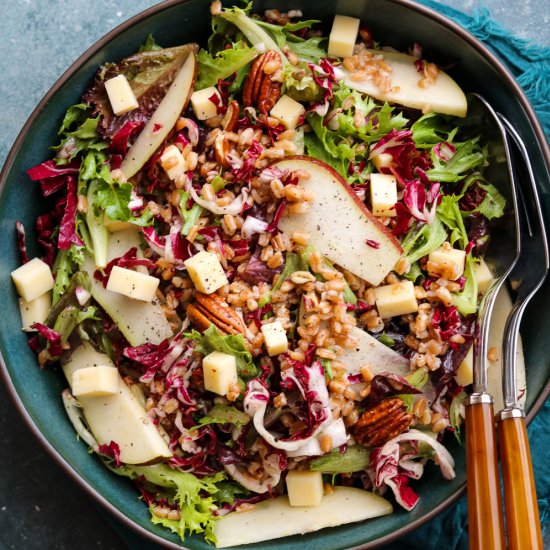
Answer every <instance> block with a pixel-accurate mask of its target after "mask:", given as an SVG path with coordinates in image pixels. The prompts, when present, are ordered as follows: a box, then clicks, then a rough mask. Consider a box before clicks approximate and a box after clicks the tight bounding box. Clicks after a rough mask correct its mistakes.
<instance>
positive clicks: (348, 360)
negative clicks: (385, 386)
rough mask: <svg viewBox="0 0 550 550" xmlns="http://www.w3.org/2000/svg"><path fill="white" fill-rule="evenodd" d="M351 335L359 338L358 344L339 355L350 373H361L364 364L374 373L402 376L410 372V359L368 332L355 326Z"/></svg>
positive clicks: (339, 358)
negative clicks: (389, 373)
mask: <svg viewBox="0 0 550 550" xmlns="http://www.w3.org/2000/svg"><path fill="white" fill-rule="evenodd" d="M350 336H353V337H354V338H357V345H356V346H355V347H354V348H351V349H345V350H344V353H343V354H342V355H339V356H338V360H339V361H342V362H343V363H344V364H345V366H346V371H347V372H348V374H358V373H360V372H361V367H363V366H364V365H366V366H368V367H369V369H370V370H371V372H372V374H374V375H376V374H381V373H383V372H391V373H392V374H398V375H400V376H406V375H407V374H410V372H411V369H410V363H409V360H408V359H407V358H406V357H403V356H402V355H399V353H397V352H396V351H394V350H392V349H391V348H390V347H388V346H386V345H385V344H382V342H380V341H378V340H377V339H376V338H375V337H374V336H371V335H370V334H369V333H368V332H365V331H364V330H361V329H360V328H358V327H353V328H352V330H351V333H350Z"/></svg>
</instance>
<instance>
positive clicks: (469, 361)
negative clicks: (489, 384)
mask: <svg viewBox="0 0 550 550" xmlns="http://www.w3.org/2000/svg"><path fill="white" fill-rule="evenodd" d="M455 382H456V383H457V384H458V385H459V386H463V387H464V386H468V385H470V384H473V383H474V346H470V349H469V350H468V353H467V354H466V357H464V359H463V360H462V363H460V366H459V367H458V369H457V371H456V374H455Z"/></svg>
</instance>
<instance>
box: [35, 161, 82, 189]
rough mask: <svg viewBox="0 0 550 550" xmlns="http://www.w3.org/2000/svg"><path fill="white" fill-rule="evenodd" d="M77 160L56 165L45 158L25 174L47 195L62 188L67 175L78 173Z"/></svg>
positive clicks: (65, 182) (78, 165) (78, 164)
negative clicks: (37, 183)
mask: <svg viewBox="0 0 550 550" xmlns="http://www.w3.org/2000/svg"><path fill="white" fill-rule="evenodd" d="M79 170H80V163H79V162H74V161H73V162H71V164H67V165H62V166H58V165H57V164H55V162H54V161H53V160H47V161H46V162H43V163H42V164H39V165H38V166H34V167H33V168H29V169H28V170H27V175H28V176H29V178H31V180H32V181H38V182H39V183H40V188H41V189H42V195H43V196H44V197H48V196H49V195H52V194H53V193H55V192H56V191H59V190H60V189H63V188H64V187H65V186H66V184H67V176H69V175H74V174H78V172H79Z"/></svg>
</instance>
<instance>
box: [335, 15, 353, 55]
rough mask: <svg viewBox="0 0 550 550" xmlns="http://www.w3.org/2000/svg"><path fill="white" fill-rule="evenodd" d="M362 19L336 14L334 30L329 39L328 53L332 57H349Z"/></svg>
mask: <svg viewBox="0 0 550 550" xmlns="http://www.w3.org/2000/svg"><path fill="white" fill-rule="evenodd" d="M359 23H360V20H359V19H357V18H355V17H348V16H347V15H335V16H334V22H333V23H332V30H331V31H330V36H329V39H328V55H329V56H330V57H349V56H351V55H353V48H354V46H355V41H356V40H357V34H358V32H359Z"/></svg>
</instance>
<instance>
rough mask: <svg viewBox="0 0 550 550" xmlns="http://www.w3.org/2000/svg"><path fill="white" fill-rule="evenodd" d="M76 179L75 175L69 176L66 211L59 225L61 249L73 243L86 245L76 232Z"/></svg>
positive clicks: (58, 245)
mask: <svg viewBox="0 0 550 550" xmlns="http://www.w3.org/2000/svg"><path fill="white" fill-rule="evenodd" d="M76 205H77V198H76V179H75V178H74V177H73V176H69V177H68V178H67V202H66V203H65V213H64V214H63V218H62V219H61V225H60V227H59V238H58V241H57V247H58V248H59V249H61V250H67V249H68V248H70V247H71V245H72V244H75V245H76V246H84V243H83V242H82V239H81V238H80V237H79V236H78V235H77V233H76Z"/></svg>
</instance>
